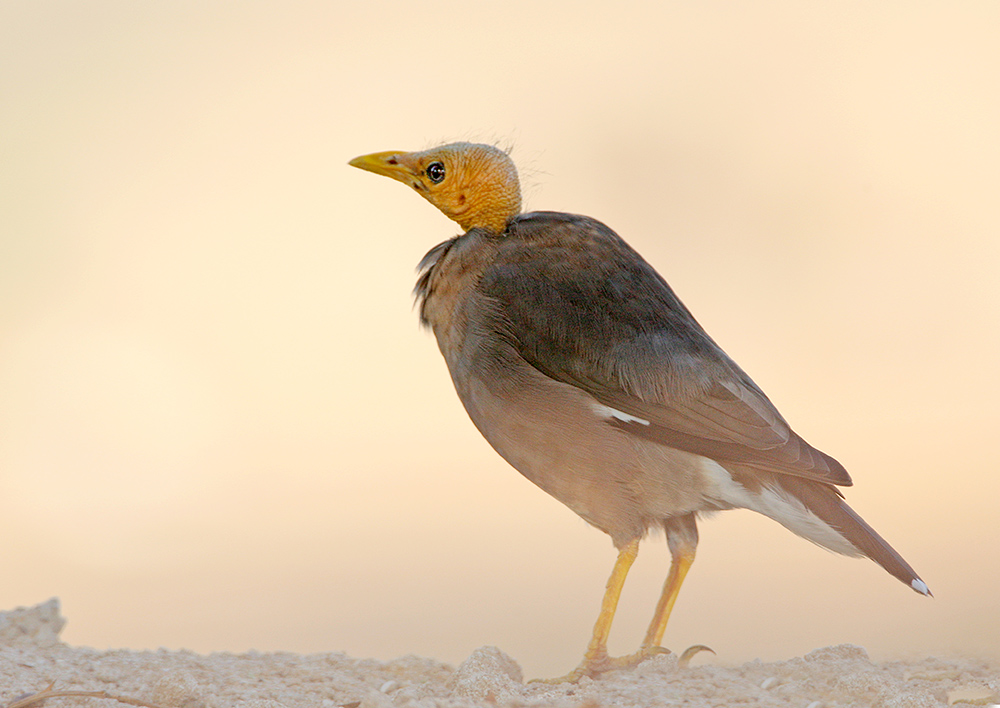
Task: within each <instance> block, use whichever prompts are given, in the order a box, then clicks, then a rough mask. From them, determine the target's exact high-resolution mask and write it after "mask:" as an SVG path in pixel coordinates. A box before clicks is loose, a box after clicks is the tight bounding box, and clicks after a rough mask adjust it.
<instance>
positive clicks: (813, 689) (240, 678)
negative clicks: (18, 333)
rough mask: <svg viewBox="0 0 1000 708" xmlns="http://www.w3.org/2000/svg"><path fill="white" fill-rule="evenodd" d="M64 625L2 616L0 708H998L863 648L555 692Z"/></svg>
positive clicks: (665, 668) (499, 655)
mask: <svg viewBox="0 0 1000 708" xmlns="http://www.w3.org/2000/svg"><path fill="white" fill-rule="evenodd" d="M64 624H65V620H64V619H63V618H62V616H61V615H60V613H59V601H58V600H56V599H52V600H49V601H48V602H45V603H43V604H41V605H37V606H35V607H31V608H18V609H16V610H11V611H9V612H3V613H0V705H3V706H10V705H11V704H12V703H14V702H15V701H17V700H19V699H24V697H25V696H30V695H32V694H35V693H36V692H38V691H40V690H42V689H44V688H45V687H46V686H48V685H49V684H51V683H52V682H55V686H54V690H62V691H94V692H98V691H105V692H107V693H108V694H112V695H113V696H117V697H122V698H127V699H134V700H135V701H138V702H141V704H144V705H155V706H162V707H163V708H167V707H177V708H225V707H228V706H234V707H235V706H245V707H247V708H281V707H282V706H285V707H287V708H297V707H299V706H319V707H320V708H337V707H339V706H345V707H348V708H389V707H395V706H414V707H419V708H425V707H426V708H432V707H434V706H441V707H447V708H459V707H461V706H491V707H493V706H498V705H499V706H581V707H583V706H586V707H587V708H597V707H598V706H692V707H695V706H775V707H777V706H789V707H792V706H794V707H795V708H833V707H834V706H876V707H884V708H890V707H893V708H895V707H899V708H921V707H923V706H942V705H963V704H964V705H997V704H1000V665H998V664H997V663H995V662H993V663H990V662H987V661H979V660H973V659H958V658H926V659H918V660H910V661H892V662H887V663H882V664H878V663H873V662H872V661H870V660H869V658H868V655H867V653H866V652H865V650H864V649H862V648H861V647H857V646H852V645H846V644H845V645H840V646H834V647H826V648H823V649H817V650H815V651H813V652H810V653H809V654H806V655H805V656H804V657H801V658H794V659H789V660H788V661H782V662H776V663H764V662H760V661H752V662H749V663H747V664H743V665H742V666H718V665H714V664H713V663H711V658H712V657H711V655H708V654H704V653H702V654H700V655H699V656H698V657H696V658H695V659H694V661H693V662H692V665H691V666H689V667H687V668H680V667H678V662H677V658H676V657H675V656H673V655H664V656H661V657H657V658H654V659H651V660H649V661H647V662H644V663H643V664H642V665H640V666H639V667H637V668H636V669H633V670H630V671H619V672H614V673H611V674H608V675H607V676H605V677H603V678H602V679H600V680H597V681H592V680H590V679H584V680H583V681H582V682H581V683H580V684H579V685H576V686H572V685H566V684H563V685H559V686H548V685H540V684H525V683H524V682H523V677H522V675H521V670H520V667H519V666H518V665H517V663H516V662H515V661H514V660H513V659H512V658H511V657H509V656H507V655H506V654H504V653H503V652H502V651H500V650H499V649H497V648H495V647H482V648H480V649H477V650H476V651H475V652H473V653H472V655H471V656H469V657H468V658H467V659H466V660H465V661H464V662H462V664H461V665H460V666H458V667H457V668H455V667H452V666H448V665H447V664H443V663H441V662H438V661H435V660H433V659H424V658H420V657H414V656H408V657H403V658H401V659H396V660H394V661H386V662H382V661H375V660H372V659H354V658H352V657H349V656H347V655H345V654H339V653H328V654H307V655H299V654H291V653H273V654H264V653H260V652H247V653H245V654H229V653H215V654H209V655H207V656H204V655H200V654H195V653H193V652H188V651H166V650H159V651H129V650H112V651H99V650H96V649H90V648H87V647H71V646H68V645H66V644H64V643H62V642H61V641H60V640H59V632H60V631H61V629H62V627H63V625H64ZM113 701H114V699H112V700H108V699H103V698H96V697H58V698H49V699H47V700H46V702H45V703H46V705H47V706H50V707H51V706H59V705H65V706H72V705H81V706H82V705H87V706H102V705H121V703H115V702H113ZM34 705H36V706H37V705H39V703H35V704H34Z"/></svg>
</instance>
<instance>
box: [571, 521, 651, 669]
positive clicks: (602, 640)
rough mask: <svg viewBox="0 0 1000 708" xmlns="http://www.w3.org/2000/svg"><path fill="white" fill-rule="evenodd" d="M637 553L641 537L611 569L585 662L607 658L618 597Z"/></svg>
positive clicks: (620, 553)
mask: <svg viewBox="0 0 1000 708" xmlns="http://www.w3.org/2000/svg"><path fill="white" fill-rule="evenodd" d="M637 555H639V539H635V540H634V541H629V543H628V545H627V546H625V548H623V549H622V550H621V551H619V553H618V558H617V560H615V567H614V568H613V569H612V570H611V577H610V578H608V585H607V589H606V590H605V591H604V599H603V600H601V613H600V614H599V615H597V622H596V623H595V624H594V634H593V635H592V636H591V638H590V644H588V645H587V653H586V654H584V655H583V663H584V664H587V663H592V662H593V661H594V660H598V659H604V658H607V655H608V637H609V636H610V635H611V623H612V622H613V621H614V619H615V611H616V610H617V609H618V598H620V597H621V594H622V588H623V587H625V578H626V576H627V575H628V571H629V569H630V568H631V567H632V564H633V563H634V562H635V557H636V556H637Z"/></svg>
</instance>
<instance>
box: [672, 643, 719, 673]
mask: <svg viewBox="0 0 1000 708" xmlns="http://www.w3.org/2000/svg"><path fill="white" fill-rule="evenodd" d="M703 651H710V652H712V653H713V654H714V653H715V650H714V649H712V648H711V647H706V646H705V645H704V644H695V645H694V646H690V647H688V648H687V649H685V650H684V651H683V652H682V653H681V655H680V658H678V659H677V666H679V667H680V668H682V669H686V668H687V666H688V664H690V663H691V659H693V658H694V657H695V655H696V654H700V653H701V652H703Z"/></svg>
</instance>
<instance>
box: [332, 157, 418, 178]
mask: <svg viewBox="0 0 1000 708" xmlns="http://www.w3.org/2000/svg"><path fill="white" fill-rule="evenodd" d="M408 155H409V153H406V152H403V151H402V150H389V151H388V152H373V153H372V154H370V155H362V156H361V157H355V158H354V159H353V160H351V161H350V162H348V163H347V164H349V165H350V166H351V167H357V168H358V169H359V170H365V171H367V172H374V173H375V174H377V175H383V176H385V177H391V178H392V179H395V180H399V181H400V182H403V183H404V184H408V185H410V186H411V187H412V186H414V182H415V181H416V180H415V179H414V178H415V177H416V176H417V175H416V173H415V172H414V170H413V168H412V167H411V166H410V165H409V164H408V163H409V160H407V159H406V158H407V156H408Z"/></svg>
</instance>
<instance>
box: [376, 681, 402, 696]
mask: <svg viewBox="0 0 1000 708" xmlns="http://www.w3.org/2000/svg"><path fill="white" fill-rule="evenodd" d="M397 688H399V681H393V680H392V679H390V680H388V681H386V682H385V683H383V684H382V685H381V686H379V689H378V690H379V693H392V692H393V691H395V690H396V689H397Z"/></svg>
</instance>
